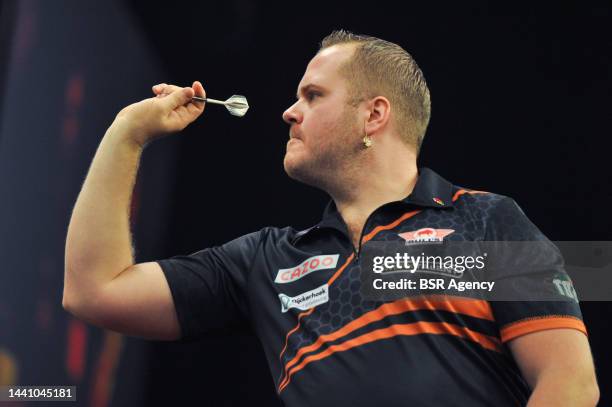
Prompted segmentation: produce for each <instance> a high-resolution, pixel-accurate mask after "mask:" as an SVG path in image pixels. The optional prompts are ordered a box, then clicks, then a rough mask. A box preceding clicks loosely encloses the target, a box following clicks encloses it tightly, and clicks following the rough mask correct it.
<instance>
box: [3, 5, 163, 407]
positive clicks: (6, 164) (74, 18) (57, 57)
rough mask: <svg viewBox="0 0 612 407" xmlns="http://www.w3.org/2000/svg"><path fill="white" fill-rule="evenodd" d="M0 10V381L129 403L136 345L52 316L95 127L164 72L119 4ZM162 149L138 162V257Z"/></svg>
mask: <svg viewBox="0 0 612 407" xmlns="http://www.w3.org/2000/svg"><path fill="white" fill-rule="evenodd" d="M86 3H87V4H86ZM2 13H3V16H5V17H7V19H5V20H4V21H7V20H12V22H13V24H12V29H11V30H10V31H11V32H10V41H3V42H4V43H5V45H8V48H5V49H4V50H3V51H4V52H3V55H8V58H9V59H8V61H2V63H3V66H4V67H5V69H4V72H5V75H6V76H5V77H4V78H2V79H3V80H2V82H0V83H3V84H4V85H5V86H4V87H3V89H2V92H1V93H2V99H1V100H2V102H3V104H2V110H1V113H2V114H1V119H0V120H1V129H0V197H1V199H0V225H1V227H0V385H2V384H18V385H76V386H77V403H76V405H79V406H91V407H105V406H110V405H113V406H126V407H127V406H130V407H132V406H137V405H141V400H142V398H143V395H144V386H145V384H144V383H145V381H146V378H147V376H146V375H145V373H146V372H145V369H146V368H147V363H146V362H147V349H148V343H146V342H144V341H142V340H139V339H134V338H128V337H125V336H123V335H119V334H117V333H113V332H110V331H104V330H101V329H97V328H94V327H91V326H88V325H86V324H84V323H83V322H80V321H79V320H77V319H75V318H72V317H71V316H70V315H69V314H68V313H67V312H66V311H64V310H63V308H62V289H63V275H64V268H63V267H64V242H65V237H66V230H67V226H68V222H69V216H70V212H71V210H72V206H73V205H74V203H75V200H76V197H77V194H78V191H79V190H80V187H81V185H82V182H83V180H84V176H85V174H86V171H87V169H88V166H89V164H90V162H91V160H92V158H93V154H94V152H95V149H96V147H97V145H98V143H99V142H100V139H101V138H102V136H103V135H104V132H105V129H106V128H107V126H108V125H109V124H110V123H111V122H112V120H113V118H114V116H115V114H116V113H117V112H118V111H119V110H120V109H121V108H122V107H123V106H124V105H126V104H128V103H132V102H134V101H137V100H139V99H142V98H145V97H149V95H150V86H151V85H152V84H153V83H155V82H156V81H160V80H161V79H162V78H165V75H164V72H163V70H162V69H161V68H160V63H159V61H157V59H156V58H155V54H154V53H153V52H151V50H150V49H149V48H148V46H147V42H146V41H145V39H144V38H143V35H142V34H141V32H140V31H139V28H138V24H137V22H135V21H133V20H132V19H131V17H130V13H128V12H126V10H124V6H123V4H121V3H119V2H115V1H105V2H95V3H94V2H80V1H62V2H61V3H60V2H49V1H32V0H25V1H19V2H5V3H3V6H2ZM11 16H12V18H10V19H9V18H8V17H11ZM3 31H5V32H6V31H8V30H6V29H3ZM174 146H175V144H173V143H172V142H169V143H166V144H165V146H164V148H165V150H166V151H165V153H164V154H159V153H160V151H159V150H156V149H155V148H151V149H150V150H149V151H148V152H147V157H146V158H145V160H144V162H143V164H142V168H143V171H142V174H141V175H142V177H140V178H139V180H138V184H137V186H136V190H135V204H134V205H133V208H132V211H133V219H134V224H135V225H134V226H135V230H136V240H137V241H138V249H139V256H145V257H150V256H152V254H151V253H154V252H157V251H158V250H159V249H158V244H159V243H160V241H161V240H162V236H163V230H162V229H163V227H164V225H165V222H164V219H163V214H164V213H165V210H164V208H165V206H166V205H167V203H168V196H169V193H168V191H167V186H168V185H169V183H168V182H166V177H171V176H172V173H173V162H172V157H174V154H173V150H174V148H175V147H174ZM153 162H154V163H155V165H152V164H153ZM153 184H155V186H154V185H153ZM143 200H145V201H147V205H146V206H141V205H140V202H141V201H143ZM143 211H146V212H143ZM145 214H146V217H148V218H149V219H159V222H150V223H148V224H146V225H145V224H142V223H141V222H140V220H141V218H142V216H144V215H145ZM20 405H22V404H20Z"/></svg>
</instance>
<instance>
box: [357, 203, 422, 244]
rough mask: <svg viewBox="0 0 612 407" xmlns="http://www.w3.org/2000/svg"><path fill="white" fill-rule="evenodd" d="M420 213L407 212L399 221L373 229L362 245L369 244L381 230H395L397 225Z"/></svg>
mask: <svg viewBox="0 0 612 407" xmlns="http://www.w3.org/2000/svg"><path fill="white" fill-rule="evenodd" d="M419 212H421V210H417V211H412V212H407V213H405V214H403V215H402V216H400V217H399V218H398V219H397V220H395V221H393V222H391V223H389V224H387V225H383V226H376V227H375V228H374V229H372V231H371V232H370V233H368V234H367V235H365V236H364V237H363V240H362V241H361V244H363V243H365V242H367V241H368V240H370V239H371V238H373V237H374V236H375V235H376V234H377V233H378V232H380V231H381V230H388V229H393V228H394V227H396V226H397V225H399V224H400V223H402V222H403V221H405V220H406V219H409V218H412V217H413V216H414V215H416V214H417V213H419Z"/></svg>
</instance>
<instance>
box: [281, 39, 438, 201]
mask: <svg viewBox="0 0 612 407" xmlns="http://www.w3.org/2000/svg"><path fill="white" fill-rule="evenodd" d="M429 114H430V99H429V90H428V89H427V85H426V83H425V80H424V78H423V75H422V73H421V71H420V69H419V68H418V66H417V65H416V63H415V62H414V60H413V59H412V57H411V56H410V55H409V54H408V53H407V52H406V51H404V50H403V49H402V48H401V47H399V46H398V45H396V44H393V43H390V42H387V41H384V40H380V39H378V38H374V37H367V36H361V35H354V34H351V33H348V32H345V31H335V32H333V33H332V34H330V35H329V36H327V37H326V38H325V39H323V41H322V43H321V47H320V49H319V51H318V52H317V54H316V55H315V57H314V58H313V59H312V60H311V61H310V63H309V64H308V66H307V68H306V72H305V73H304V76H303V78H302V80H301V81H300V84H299V86H298V94H297V101H296V102H295V103H294V104H293V105H292V106H291V107H289V108H288V109H287V110H286V111H285V112H284V114H283V119H284V120H285V121H286V122H287V123H289V124H290V125H291V129H290V141H289V143H288V145H287V154H286V156H285V162H284V164H285V170H286V171H287V173H288V174H289V175H290V176H291V177H293V178H296V179H298V180H300V181H302V182H305V183H308V184H311V185H315V186H319V187H323V188H324V189H326V188H325V186H326V185H325V184H326V183H327V182H329V181H330V179H333V178H334V177H337V175H338V174H343V173H345V172H346V171H350V170H351V169H352V167H355V166H356V165H358V163H359V162H360V161H363V160H362V157H364V156H367V154H368V153H369V152H368V149H365V148H364V145H363V142H362V139H363V137H364V135H366V134H367V135H368V136H371V137H374V140H376V137H378V136H379V135H381V134H382V133H384V134H385V135H386V136H389V137H397V138H398V140H401V142H402V143H403V144H404V145H405V146H406V147H408V148H411V149H413V150H414V152H415V155H416V154H417V153H418V151H419V148H420V145H421V143H422V140H423V137H424V135H425V130H426V128H427V124H428V122H429ZM375 143H376V141H375ZM375 146H376V144H375ZM375 146H374V147H372V148H375ZM360 156H361V157H360Z"/></svg>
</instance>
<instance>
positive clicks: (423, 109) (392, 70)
mask: <svg viewBox="0 0 612 407" xmlns="http://www.w3.org/2000/svg"><path fill="white" fill-rule="evenodd" d="M338 44H356V47H355V51H354V54H353V56H352V58H351V59H350V60H349V61H347V62H346V63H345V64H344V66H342V67H341V68H340V71H341V74H342V75H343V76H344V77H345V78H346V79H347V80H348V82H349V101H348V103H349V104H351V105H353V106H356V105H357V104H359V102H361V101H362V100H364V99H367V98H373V97H376V96H385V97H387V98H388V99H389V101H390V102H391V105H392V107H393V108H395V109H396V110H395V112H396V114H394V118H395V125H396V128H397V130H398V132H399V133H400V135H401V137H402V139H403V140H404V141H405V142H406V143H408V144H410V145H413V146H414V147H415V148H416V152H417V154H418V152H419V150H420V148H421V144H422V143H423V138H424V137H425V132H426V130H427V125H428V124H429V117H430V115H431V97H430V94H429V88H428V87H427V82H425V77H424V76H423V72H421V69H420V68H419V66H418V65H417V63H416V62H415V60H414V59H413V58H412V56H411V55H410V54H409V53H408V52H406V50H404V49H403V48H402V47H400V46H399V45H397V44H394V43H392V42H389V41H385V40H381V39H380V38H376V37H371V36H367V35H359V34H353V33H351V32H349V31H345V30H337V31H333V32H332V33H331V34H329V35H328V36H327V37H325V38H324V39H323V41H321V46H320V48H319V52H320V51H322V50H323V49H325V48H329V47H331V46H333V45H338Z"/></svg>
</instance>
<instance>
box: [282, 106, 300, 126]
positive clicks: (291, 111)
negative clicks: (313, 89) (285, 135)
mask: <svg viewBox="0 0 612 407" xmlns="http://www.w3.org/2000/svg"><path fill="white" fill-rule="evenodd" d="M297 103H298V102H295V103H294V104H293V105H291V106H289V108H288V109H287V110H285V111H284V112H283V120H284V121H285V123H287V124H289V125H291V124H296V123H298V124H299V123H301V122H302V113H301V112H300V111H299V110H298V109H297V108H296V105H297Z"/></svg>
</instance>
